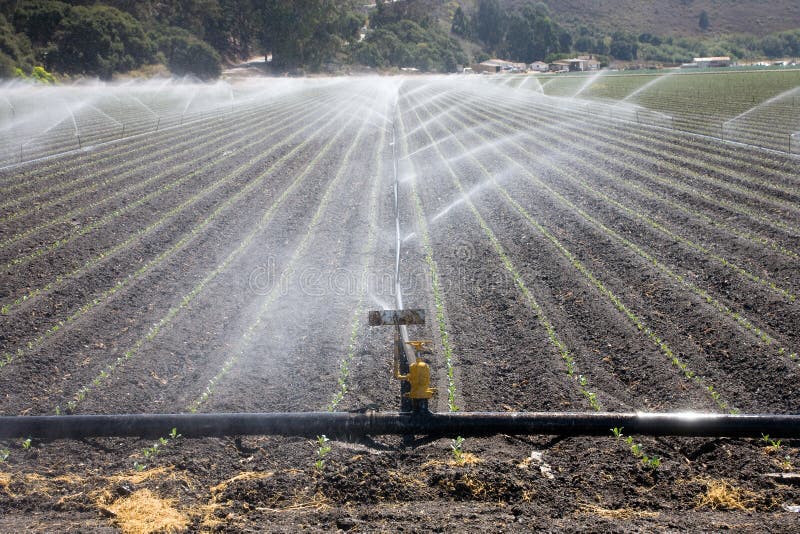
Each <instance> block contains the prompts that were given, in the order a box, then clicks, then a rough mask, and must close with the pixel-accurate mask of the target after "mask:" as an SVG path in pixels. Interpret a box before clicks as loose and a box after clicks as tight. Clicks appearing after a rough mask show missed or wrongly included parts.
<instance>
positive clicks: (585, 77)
mask: <svg viewBox="0 0 800 534" xmlns="http://www.w3.org/2000/svg"><path fill="white" fill-rule="evenodd" d="M537 80H539V81H540V83H541V86H542V91H543V92H544V94H546V95H550V96H560V97H572V96H576V97H577V98H581V99H590V100H592V99H594V100H604V101H609V100H610V101H617V102H625V103H626V104H632V105H637V106H642V107H644V108H647V109H650V110H653V111H658V112H660V113H664V114H667V115H669V116H671V117H672V118H673V126H674V128H676V129H681V130H686V131H690V132H697V133H701V134H705V135H711V136H714V137H720V138H725V139H729V140H734V141H741V142H745V143H749V144H754V145H759V146H765V147H769V148H775V149H777V150H789V146H790V145H789V143H790V136H791V135H792V134H793V133H796V132H798V131H800V70H796V69H774V70H773V69H735V70H724V71H721V70H708V71H691V72H684V71H669V72H667V73H665V72H663V71H658V72H654V71H646V72H637V73H624V74H623V73H605V72H601V73H595V74H562V75H545V76H538V77H537ZM520 86H521V84H520ZM525 87H526V88H530V89H534V90H538V89H539V86H538V85H536V84H532V83H527V84H525ZM795 142H796V143H797V139H796V140H795Z"/></svg>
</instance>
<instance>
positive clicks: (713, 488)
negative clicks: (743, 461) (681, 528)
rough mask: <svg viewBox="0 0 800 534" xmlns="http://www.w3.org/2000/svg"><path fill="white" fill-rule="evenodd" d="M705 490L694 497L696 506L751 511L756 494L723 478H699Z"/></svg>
mask: <svg viewBox="0 0 800 534" xmlns="http://www.w3.org/2000/svg"><path fill="white" fill-rule="evenodd" d="M700 482H702V483H703V484H705V486H706V491H705V492H704V493H701V494H700V495H698V496H697V497H696V498H695V504H696V506H697V508H711V509H712V510H742V511H751V510H753V509H754V503H755V499H756V497H757V495H756V494H755V493H753V492H752V491H749V490H746V489H742V488H739V487H736V486H734V485H733V484H730V483H729V482H726V481H725V480H713V479H701V480H700Z"/></svg>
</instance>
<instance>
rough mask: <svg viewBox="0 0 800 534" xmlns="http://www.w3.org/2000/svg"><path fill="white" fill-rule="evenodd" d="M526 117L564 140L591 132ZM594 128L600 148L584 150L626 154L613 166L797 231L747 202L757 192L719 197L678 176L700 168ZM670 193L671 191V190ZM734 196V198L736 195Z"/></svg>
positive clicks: (692, 173)
mask: <svg viewBox="0 0 800 534" xmlns="http://www.w3.org/2000/svg"><path fill="white" fill-rule="evenodd" d="M509 105H512V104H509ZM526 119H529V120H534V121H536V123H537V124H536V125H537V128H538V130H537V131H538V132H541V133H543V134H544V133H547V134H548V135H550V137H551V138H554V139H562V140H563V139H566V138H567V137H566V134H567V133H568V134H571V135H572V136H577V137H583V136H586V135H587V134H588V133H589V129H588V128H587V127H585V126H581V125H580V124H579V123H578V121H577V120H576V121H574V122H567V123H561V124H559V127H554V126H553V125H550V124H547V123H546V122H545V121H543V120H542V119H541V118H540V117H536V116H534V115H529V117H526ZM506 120H511V121H515V123H517V124H521V123H522V121H520V120H519V119H513V118H512V119H508V118H506ZM592 132H593V133H592V136H591V140H592V144H593V145H597V146H598V148H597V149H595V148H593V147H592V146H591V145H587V146H586V148H585V149H583V150H582V152H591V153H594V154H598V155H604V154H611V153H614V152H618V153H620V154H621V155H623V157H620V158H615V159H613V160H611V161H610V162H609V163H610V164H611V165H613V166H617V167H621V168H622V169H624V171H626V173H630V174H636V175H639V176H641V177H643V178H645V180H646V181H648V182H656V183H659V184H662V185H663V186H665V187H667V188H668V190H669V191H677V192H680V193H682V194H687V195H691V196H693V197H699V198H701V199H702V200H703V201H705V202H707V203H709V204H712V205H715V206H719V207H722V208H725V209H729V210H731V211H734V212H736V213H738V214H742V215H745V216H748V217H750V218H753V219H756V220H758V221H761V222H762V223H763V224H766V225H768V226H770V227H777V228H780V229H782V230H785V231H789V232H795V230H796V229H795V228H794V225H792V224H791V223H789V222H787V221H786V220H778V219H776V218H775V217H772V216H769V215H765V214H764V213H763V211H761V210H758V209H756V208H754V207H750V206H748V204H749V203H750V202H749V201H750V200H751V198H752V197H754V196H757V193H754V192H752V191H749V190H748V191H742V195H741V196H740V197H739V198H741V199H742V200H741V201H738V200H733V199H732V200H728V199H726V198H722V197H720V196H719V195H714V192H713V191H709V192H705V191H702V190H700V189H698V188H697V187H695V185H696V183H695V182H691V183H686V180H685V179H684V180H680V179H678V178H677V177H681V176H682V175H683V174H684V173H686V174H688V175H689V176H690V177H692V178H694V177H695V176H697V175H698V174H699V173H698V172H697V171H692V170H686V169H685V167H684V166H679V165H674V164H670V163H668V162H667V163H663V164H662V163H661V161H660V159H659V158H660V156H659V153H655V154H654V155H652V156H641V157H640V152H639V148H640V147H639V145H638V144H637V145H630V144H629V143H628V144H629V148H626V147H625V146H622V145H623V144H625V141H624V140H623V139H621V137H620V136H615V137H614V138H613V139H612V138H607V137H606V136H604V135H603V134H602V133H599V132H598V129H597V128H595V129H594V130H592ZM626 135H627V132H626ZM643 142H644V141H643ZM665 150H666V149H665ZM640 159H643V160H644V162H647V163H648V164H649V166H652V167H655V168H661V167H666V168H667V169H668V170H669V171H671V172H670V173H658V174H654V173H648V172H647V171H646V167H645V166H643V165H641V164H640V163H638V162H639V161H640ZM632 161H633V162H637V164H635V163H631V162H632ZM715 185H718V186H719V187H720V188H724V187H725V184H724V183H717V184H715ZM670 194H671V195H672V193H670ZM676 198H677V197H676ZM733 198H734V199H735V198H736V197H733ZM781 202H786V201H782V200H781ZM786 203H787V206H788V207H790V209H792V210H795V209H796V206H793V205H792V203H788V202H786ZM788 220H791V218H789V219H788Z"/></svg>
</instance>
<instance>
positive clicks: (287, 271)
mask: <svg viewBox="0 0 800 534" xmlns="http://www.w3.org/2000/svg"><path fill="white" fill-rule="evenodd" d="M362 119H363V120H362V121H361V124H360V127H359V129H358V132H357V134H356V136H355V139H354V140H353V141H352V142H351V143H350V145H349V147H348V148H347V150H346V151H345V153H344V155H343V156H342V159H341V163H340V164H339V166H338V169H337V170H336V173H335V174H334V176H333V177H332V178H331V180H330V181H329V183H328V185H327V186H326V189H325V192H324V194H323V196H322V198H321V199H320V201H319V203H318V204H317V209H316V210H315V211H314V214H313V216H312V217H311V220H310V221H309V223H308V225H307V227H306V229H305V232H304V233H303V236H302V238H301V239H300V242H299V243H298V245H297V246H296V247H295V249H294V251H293V252H292V254H291V256H290V257H289V260H288V262H287V264H286V267H285V268H284V269H283V270H282V271H281V276H280V278H279V280H278V282H277V283H276V284H275V285H274V286H273V287H272V289H271V290H270V291H269V293H267V294H266V295H264V296H263V298H262V300H261V302H260V304H259V306H258V309H257V311H256V312H255V319H254V320H252V322H250V323H249V324H248V325H247V327H246V328H245V330H244V333H243V334H242V336H241V338H240V339H239V341H238V342H237V347H238V348H237V349H236V350H235V351H232V353H231V355H230V356H229V357H228V358H227V359H226V360H225V361H224V362H223V363H222V365H221V366H220V368H219V369H218V371H217V372H216V374H214V375H213V376H212V377H211V378H210V379H209V381H208V384H207V385H206V388H205V390H203V392H202V393H201V395H200V396H199V397H197V398H196V399H195V400H194V401H193V402H192V403H191V404H190V405H189V406H188V410H189V411H190V412H196V411H197V410H199V409H200V407H201V406H202V405H203V404H204V403H205V402H206V401H207V400H208V399H209V397H211V396H212V395H213V394H214V392H215V391H216V387H217V385H218V384H219V382H220V381H221V380H222V379H223V377H225V376H226V375H227V374H228V373H229V372H230V371H231V369H233V367H234V366H235V365H236V364H237V363H238V362H239V361H240V360H241V359H242V358H243V357H244V356H245V354H246V352H247V348H248V347H249V346H250V344H252V342H253V340H254V338H255V337H256V336H257V335H261V334H262V332H261V329H262V328H263V327H264V326H265V320H266V317H267V312H268V311H269V309H270V308H271V306H272V305H273V304H274V303H275V302H276V300H278V298H279V297H280V290H281V288H282V287H286V286H287V285H289V284H290V282H291V277H293V276H294V275H295V274H296V270H297V269H296V268H297V266H298V264H299V262H300V261H301V258H302V257H303V255H304V254H305V253H306V252H307V251H308V248H309V245H310V244H311V242H312V237H314V235H315V232H317V231H318V230H319V228H320V223H321V221H322V217H323V215H324V214H325V211H326V210H327V209H328V206H329V203H330V200H331V195H332V193H333V192H334V191H335V189H336V187H337V186H338V185H339V184H340V183H341V182H342V180H343V179H344V178H345V176H346V175H347V173H348V172H349V171H350V169H349V168H348V167H347V163H348V162H349V161H350V159H351V158H352V157H353V155H354V154H357V150H356V149H357V148H358V147H359V145H360V141H361V139H362V137H364V136H365V133H366V131H367V130H368V129H369V128H370V127H371V128H374V127H375V126H374V125H372V124H371V123H370V121H369V119H370V114H364V116H363V117H362ZM354 121H355V114H351V116H350V118H349V119H348V121H347V122H346V123H344V124H343V125H342V128H341V131H343V132H344V131H347V129H348V125H349V124H350V123H352V122H354ZM379 138H380V139H383V130H382V129H381V134H380V136H379ZM335 139H336V138H335V137H334V138H331V140H330V141H329V142H328V144H327V145H326V147H325V148H324V149H323V150H321V151H320V154H319V156H322V155H323V154H324V153H325V152H326V151H327V150H329V149H330V148H331V147H332V146H333V141H334V140H335ZM381 145H383V142H382V143H381ZM379 154H380V152H377V154H376V157H377V156H378V155H379ZM315 162H316V158H315V160H314V161H312V162H311V164H309V166H308V167H306V172H304V173H303V174H302V176H305V175H306V174H308V171H309V170H310V169H311V168H312V167H313V163H315ZM356 309H358V306H356ZM344 361H345V362H346V361H347V360H344ZM348 365H349V364H348ZM346 368H347V369H349V367H346ZM340 370H341V367H340ZM340 372H341V371H340ZM339 378H340V379H341V378H342V377H341V374H340V375H339ZM339 383H340V387H341V382H339Z"/></svg>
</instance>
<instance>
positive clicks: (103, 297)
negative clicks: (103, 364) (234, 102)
mask: <svg viewBox="0 0 800 534" xmlns="http://www.w3.org/2000/svg"><path fill="white" fill-rule="evenodd" d="M331 115H334V113H333V112H332V111H331V112H328V113H325V114H324V115H322V116H320V117H319V118H318V120H317V121H315V122H312V123H309V124H308V125H307V126H306V127H304V128H302V129H300V130H297V131H296V132H295V133H294V135H291V136H288V137H286V138H284V139H283V141H282V142H281V143H279V144H277V145H276V146H275V147H274V148H273V150H277V149H279V148H281V147H283V146H286V147H291V146H292V141H293V140H294V139H296V138H301V135H302V134H303V133H304V132H305V131H306V130H312V131H313V128H314V127H316V125H317V124H329V122H328V120H329V119H330V116H331ZM339 115H340V113H337V114H335V116H339ZM311 140H313V137H308V138H305V139H303V140H302V142H300V143H297V144H295V145H294V146H293V147H292V148H291V150H290V151H289V152H288V153H286V154H284V155H283V156H282V157H281V158H279V159H277V160H276V161H274V162H271V163H270V165H269V166H268V167H267V168H266V169H265V170H263V171H261V172H259V174H258V176H257V177H256V178H254V179H253V180H251V181H249V183H247V184H246V185H244V186H243V187H242V188H240V189H239V191H238V192H236V193H235V194H234V195H232V196H230V197H228V198H227V199H225V200H224V202H222V203H221V204H220V205H219V206H217V207H216V209H215V210H214V211H213V212H212V213H211V214H210V215H208V216H207V217H205V218H204V219H203V220H202V221H201V222H199V223H196V224H195V225H194V226H193V227H192V228H191V230H190V231H189V232H188V233H186V234H184V235H183V236H181V237H180V239H178V240H177V241H175V242H174V243H173V244H172V245H171V246H169V247H168V248H166V249H165V250H163V251H161V253H160V254H158V255H157V256H155V257H153V258H151V259H150V260H149V261H147V262H146V263H145V264H144V265H143V266H141V267H139V268H138V269H137V270H136V271H135V272H133V273H131V274H129V275H128V276H127V277H125V278H123V279H120V280H118V281H117V282H116V283H114V285H113V286H111V287H110V288H108V289H106V290H104V291H102V292H101V293H100V294H99V295H98V296H95V297H94V298H91V299H90V300H89V301H87V302H85V303H84V304H82V305H81V306H80V307H79V308H78V309H77V310H76V311H74V312H72V313H71V314H70V315H68V316H67V317H66V318H64V319H61V320H58V321H57V322H56V324H55V325H53V326H51V327H49V328H48V329H46V330H45V331H44V332H42V333H40V334H39V335H38V336H36V337H35V338H34V339H32V340H30V341H28V342H27V343H26V344H25V346H24V348H22V347H20V348H18V349H16V350H15V351H13V350H12V351H9V352H6V353H4V354H3V357H2V363H0V365H3V366H4V365H7V364H8V363H10V362H11V361H12V360H14V359H15V358H19V357H21V356H23V355H25V354H27V353H30V352H32V351H34V350H36V349H38V348H39V347H40V346H41V345H42V344H43V343H44V342H45V341H46V340H47V339H48V338H49V337H50V336H52V335H53V334H55V333H57V332H59V331H60V330H61V329H62V328H64V327H65V326H68V325H70V324H72V323H74V322H75V321H76V320H77V319H79V318H80V317H83V316H84V315H86V314H87V313H89V312H90V311H91V310H93V309H95V308H96V307H97V306H99V305H100V304H103V303H104V302H106V301H107V300H108V299H109V298H111V297H112V296H113V295H114V294H116V293H117V292H119V291H120V290H121V289H123V288H125V287H127V286H129V285H131V284H132V283H133V282H135V281H137V280H138V279H140V278H142V277H143V276H144V275H145V274H146V273H148V272H150V271H151V270H153V269H154V268H156V267H157V266H159V265H160V264H162V263H163V262H164V261H166V260H167V259H168V258H170V257H172V256H173V255H174V254H176V253H177V252H178V251H179V250H181V249H183V248H185V246H186V245H187V244H188V243H189V242H190V241H191V239H193V238H194V237H195V236H198V235H199V234H201V233H202V232H203V231H204V229H205V228H207V227H208V226H209V225H211V224H212V223H213V222H214V221H215V220H216V219H217V217H218V216H219V215H220V214H221V213H223V212H225V211H226V210H228V209H229V208H231V207H234V206H235V205H236V202H237V201H239V200H240V199H242V198H245V196H246V195H248V194H250V193H252V192H254V191H256V190H257V188H258V187H259V186H261V185H262V184H264V183H265V182H266V180H267V179H268V177H269V176H271V174H272V173H274V172H275V170H276V169H278V168H280V166H281V165H283V164H285V163H286V162H287V161H290V160H291V158H292V156H294V155H295V154H296V153H298V152H299V151H300V150H302V149H303V148H304V147H306V146H307V145H309V144H310V142H311ZM271 153H273V151H272V150H271V151H269V152H267V153H266V154H261V155H260V157H257V158H255V159H253V160H251V161H248V162H245V163H243V164H240V165H239V166H238V167H237V169H236V170H235V171H234V172H233V173H230V174H229V175H228V176H227V178H232V177H233V176H236V175H243V174H244V173H245V172H246V171H247V170H249V169H257V168H259V164H260V162H262V161H267V160H268V158H269V155H270V154H271ZM169 216H170V214H169V213H168V214H167V217H169ZM115 252H116V251H115ZM96 260H97V261H96V262H95V263H94V264H96V263H98V262H99V261H101V260H102V258H101V257H99V256H98V257H96ZM94 264H92V265H91V266H90V267H92V266H94ZM56 283H58V281H57V282H56Z"/></svg>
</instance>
